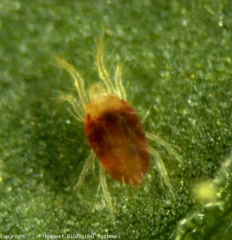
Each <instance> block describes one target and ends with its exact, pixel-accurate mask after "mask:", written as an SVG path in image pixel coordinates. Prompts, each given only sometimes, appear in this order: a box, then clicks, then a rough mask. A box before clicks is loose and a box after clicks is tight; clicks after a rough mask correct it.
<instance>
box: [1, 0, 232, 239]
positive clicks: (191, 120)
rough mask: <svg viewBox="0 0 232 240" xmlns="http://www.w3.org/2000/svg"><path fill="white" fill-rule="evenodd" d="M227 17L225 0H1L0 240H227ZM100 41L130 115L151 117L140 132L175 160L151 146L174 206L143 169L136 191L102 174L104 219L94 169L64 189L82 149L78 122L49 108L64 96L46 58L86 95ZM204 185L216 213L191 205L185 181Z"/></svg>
mask: <svg viewBox="0 0 232 240" xmlns="http://www.w3.org/2000/svg"><path fill="white" fill-rule="evenodd" d="M231 19H232V3H231V1H229V0H228V1H226V0H216V1H215V0H206V1H201V0H192V1H189V0H182V1H181V0H179V1H178V0H170V1H163V0H157V1H155V0H154V1H152V0H141V1H138V0H127V1H125V0H121V1H120V0H118V1H117V0H95V1H93V0H89V1H84V0H83V1H78V0H76V1H74V0H70V1H58V0H50V1H45V0H40V1H38V0H37V1H29V0H24V1H19V0H1V1H0V234H8V235H9V234H25V235H26V238H27V239H32V237H34V238H35V239H42V238H43V234H53V235H58V234H64V235H65V236H67V235H66V234H95V238H96V239H97V238H99V239H100V237H104V236H106V235H107V234H108V235H120V239H127V240H130V239H133V240H135V239H142V240H146V239H158V240H159V239H164V240H165V239H175V238H176V239H195V240H196V239H216V240H217V239H231V236H232V229H231V228H232V227H231V224H230V223H231V222H232V206H231V204H230V202H231V196H230V192H231V189H232V188H231V169H230V166H231V165H230V161H232V160H231V157H230V156H229V154H230V151H231V147H232V137H231V129H232V128H231V123H232V121H231V120H232V80H231V75H232V66H231V65H232V57H231V53H232V41H231V39H232V20H231ZM103 35H104V45H105V62H106V65H107V68H108V69H109V71H110V73H111V74H112V75H113V74H114V69H115V66H116V64H117V63H118V61H121V62H123V64H124V68H123V79H124V82H125V86H126V90H127V94H128V100H129V102H131V103H132V105H133V106H134V107H135V108H136V109H137V111H138V112H139V114H140V116H141V118H143V116H144V115H145V114H146V112H147V110H148V109H151V111H150V113H149V115H148V117H147V118H146V120H145V122H144V127H145V129H146V131H149V132H151V133H154V134H157V135H159V136H160V137H161V138H162V139H164V140H165V141H167V142H169V143H171V144H174V145H175V146H177V147H178V153H179V154H180V155H181V157H182V164H181V165H178V164H176V163H175V161H173V159H171V158H170V157H169V156H168V155H167V154H166V153H165V152H164V151H163V150H162V149H158V151H159V152H160V154H161V155H162V156H163V159H164V162H165V164H166V166H167V169H168V171H169V175H170V178H171V181H172V183H173V185H174V187H175V192H176V197H175V198H171V197H170V195H169V193H168V192H167V191H166V190H165V189H164V188H162V186H161V185H160V182H159V180H160V179H159V176H158V171H157V169H155V168H154V167H152V168H151V170H150V173H149V174H148V176H147V180H146V181H145V183H144V185H143V186H142V187H141V188H139V189H134V188H129V187H123V186H122V185H120V184H118V183H116V182H115V181H114V180H113V179H111V178H110V177H107V182H108V189H109V192H110V194H111V196H112V200H113V204H114V207H115V222H113V221H112V219H111V218H110V214H109V211H108V209H107V207H106V205H105V201H104V198H103V195H102V192H101V190H99V189H98V185H99V174H98V170H99V169H98V164H95V169H93V170H91V171H90V173H89V174H88V176H87V178H86V180H85V182H84V185H83V188H82V190H81V192H78V191H76V190H75V189H74V186H75V184H76V183H77V181H78V176H79V174H80V172H81V169H82V168H83V164H84V161H85V159H86V157H87V156H88V154H89V151H90V149H89V147H88V145H87V142H86V140H85V136H84V133H83V124H81V123H80V122H77V121H76V119H75V118H74V117H73V116H72V115H71V114H70V112H69V111H70V110H71V107H70V106H69V105H68V104H67V103H64V102H60V101H59V100H58V97H59V95H60V92H62V93H73V94H76V93H75V89H74V86H73V81H72V79H71V77H70V76H69V75H68V74H67V73H66V72H65V71H64V70H62V69H60V68H59V67H58V66H57V64H56V63H55V62H54V60H53V56H54V55H59V56H61V57H63V58H65V59H67V60H68V61H69V62H71V63H72V64H73V65H74V66H75V67H76V68H77V69H78V71H79V72H80V73H81V75H82V76H83V78H84V79H85V80H86V85H87V87H89V86H90V85H91V84H93V83H94V82H97V81H98V80H99V79H98V74H97V71H96V64H95V57H96V48H97V42H98V39H99V38H101V37H102V36H103ZM153 147H154V148H156V147H157V146H155V145H153ZM225 160H228V161H227V162H226V163H228V162H229V163H228V164H227V165H226V164H224V165H223V162H224V161H225ZM154 161H155V160H153V163H152V166H155V164H154ZM221 167H224V168H223V169H222V170H221V171H220V169H221ZM220 174H221V175H220ZM215 178H216V180H218V181H216V180H215V181H216V182H217V184H219V185H220V186H219V190H218V193H220V195H219V198H218V199H217V200H218V201H220V203H221V205H220V206H221V207H220V208H217V204H216V205H215V204H214V203H210V204H211V205H210V206H211V207H207V206H205V205H200V204H199V203H197V202H196V201H195V199H194V198H193V196H192V188H193V186H194V184H195V183H197V182H201V181H206V180H209V179H215ZM215 206H216V207H215ZM205 207H206V208H207V209H206V208H205ZM205 209H206V210H205ZM198 211H200V213H199V212H198ZM194 213H195V215H194ZM198 213H199V214H198ZM191 214H193V215H191ZM188 216H195V217H196V218H195V220H194V223H192V221H191V219H190V218H189V217H188ZM186 217H187V218H186ZM184 218H186V222H185V223H187V224H183V221H182V222H180V221H181V219H184ZM181 223H182V225H181ZM222 223H223V224H222ZM180 228H181V231H180V230H177V229H180ZM2 236H3V235H2ZM76 236H77V235H76Z"/></svg>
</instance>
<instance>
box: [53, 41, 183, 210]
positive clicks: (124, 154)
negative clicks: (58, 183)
mask: <svg viewBox="0 0 232 240" xmlns="http://www.w3.org/2000/svg"><path fill="white" fill-rule="evenodd" d="M55 59H56V61H57V62H58V63H59V65H60V66H62V67H63V68H64V69H66V70H67V71H68V72H69V73H70V75H71V76H72V78H73V79H74V83H75V87H76V90H77V92H78V98H76V97H74V96H72V95H63V96H62V99H63V100H67V101H68V102H69V103H70V104H71V105H72V106H73V109H74V111H75V116H76V118H77V119H78V120H80V121H82V122H84V128H85V134H86V136H87V140H88V143H89V145H90V146H91V148H92V150H93V152H94V154H95V155H96V156H97V158H98V159H99V160H100V162H101V165H102V166H103V168H104V169H105V170H106V171H107V172H108V173H109V174H110V175H111V176H112V177H113V178H114V179H116V180H117V181H119V182H122V183H124V184H127V185H131V186H139V185H141V183H142V182H143V180H144V178H145V175H146V174H147V172H148V170H149V166H150V158H151V155H152V156H154V157H155V159H156V167H157V169H158V171H159V174H160V178H161V185H162V184H163V183H164V184H165V185H166V186H167V187H168V188H169V190H170V191H171V192H172V186H171V183H170V181H169V177H168V174H167V171H166V168H165V166H164V163H163V160H162V159H161V157H160V155H159V153H158V151H156V150H155V149H153V148H152V147H149V146H148V142H147V138H148V139H150V140H152V141H154V142H156V143H157V144H158V145H160V146H161V147H163V148H164V149H165V150H166V151H167V152H168V153H169V154H170V155H172V156H173V157H174V158H175V159H177V160H179V155H178V154H177V153H176V152H175V150H174V149H173V148H172V147H171V146H170V145H169V144H168V143H166V142H165V141H164V140H162V139H161V138H159V137H158V136H156V135H153V134H151V133H145V132H144V130H143V127H142V124H141V121H140V119H139V117H138V114H137V113H136V111H135V109H134V108H133V107H132V106H131V105H130V104H129V103H128V102H127V101H126V98H127V97H126V92H125V89H124V86H123V84H122V79H121V65H118V66H117V68H116V72H115V78H114V81H112V80H111V78H110V76H109V74H108V72H107V70H106V68H105V66H104V61H103V46H102V44H101V43H100V44H99V45H98V51H97V68H98V74H99V77H100V79H101V83H102V85H103V86H102V85H99V84H95V85H93V86H92V87H91V88H90V90H89V94H87V92H86V89H85V82H84V80H83V79H82V77H81V76H80V74H79V73H78V72H77V71H76V70H75V68H74V67H73V66H72V65H70V64H69V63H68V62H66V61H65V60H63V59H61V58H59V57H55ZM93 159H94V155H93V154H90V156H89V158H88V159H87V161H86V164H85V167H84V168H83V171H82V173H81V175H80V178H79V181H78V184H77V186H81V185H82V182H83V178H84V176H85V174H86V173H87V171H88V169H89V168H90V165H91V162H92V160H93ZM100 185H101V187H102V189H103V193H104V195H105V198H106V201H107V204H108V206H109V208H110V209H111V210H112V208H113V207H112V203H111V199H110V195H109V193H108V190H107V184H106V181H105V176H104V171H103V170H102V168H100ZM172 193H173V192H172Z"/></svg>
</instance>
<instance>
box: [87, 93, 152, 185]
mask: <svg viewBox="0 0 232 240" xmlns="http://www.w3.org/2000/svg"><path fill="white" fill-rule="evenodd" d="M85 133H86V136H87V138H88V142H89V144H90V146H91V147H92V149H93V151H94V153H95V154H96V156H97V157H98V159H99V160H100V162H101V163H102V165H103V167H104V168H105V169H106V170H107V172H108V173H109V174H110V175H111V176H112V177H113V178H115V179H116V180H118V181H119V182H123V183H125V184H128V185H134V186H138V185H140V184H141V183H142V182H143V179H144V176H145V174H146V173H147V171H148V169H149V165H150V153H149V150H148V143H147V139H146V136H145V133H144V130H143V128H142V124H141V122H140V120H139V118H138V115H137V113H136V112H135V110H134V108H133V107H132V106H131V105H130V104H129V103H127V102H126V101H124V100H122V99H120V98H118V97H117V96H113V95H103V96H102V97H100V98H99V99H98V100H95V101H93V102H91V103H90V104H89V105H88V106H87V108H86V118H85Z"/></svg>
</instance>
